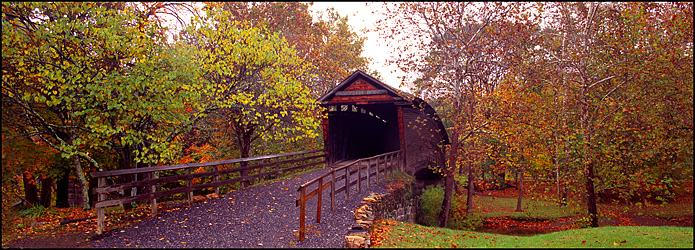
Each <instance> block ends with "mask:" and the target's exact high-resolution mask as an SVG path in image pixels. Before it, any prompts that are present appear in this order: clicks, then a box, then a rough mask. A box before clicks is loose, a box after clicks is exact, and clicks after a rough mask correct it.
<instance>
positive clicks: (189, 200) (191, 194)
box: [186, 168, 193, 204]
mask: <svg viewBox="0 0 695 250" xmlns="http://www.w3.org/2000/svg"><path fill="white" fill-rule="evenodd" d="M186 175H191V169H190V168H187V169H186ZM186 187H188V188H190V187H191V178H188V180H186ZM186 194H188V204H193V191H188V192H186Z"/></svg>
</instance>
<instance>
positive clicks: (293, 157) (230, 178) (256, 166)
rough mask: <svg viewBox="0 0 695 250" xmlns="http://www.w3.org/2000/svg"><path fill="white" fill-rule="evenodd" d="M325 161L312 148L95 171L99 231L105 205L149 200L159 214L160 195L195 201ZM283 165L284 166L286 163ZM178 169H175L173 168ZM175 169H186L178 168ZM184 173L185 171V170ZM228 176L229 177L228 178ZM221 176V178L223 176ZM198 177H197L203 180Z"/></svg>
mask: <svg viewBox="0 0 695 250" xmlns="http://www.w3.org/2000/svg"><path fill="white" fill-rule="evenodd" d="M325 163H326V155H325V154H324V153H323V150H310V151H301V152H294V153H286V154H276V155H266V156H258V157H248V158H241V159H233V160H224V161H215V162H206V163H188V164H180V165H170V166H160V167H148V168H135V169H120V170H114V171H103V172H93V173H91V176H92V177H93V178H97V181H98V187H97V188H95V190H94V192H95V193H96V194H98V198H97V202H96V204H95V205H94V207H95V208H97V209H98V210H97V234H101V233H102V232H104V208H105V207H109V206H118V205H121V204H126V203H130V202H135V201H143V200H149V201H150V203H151V205H152V214H153V215H154V214H156V213H157V198H158V197H162V196H168V195H174V194H179V193H187V196H188V202H189V203H192V201H193V191H196V190H202V189H206V188H213V187H214V188H215V193H216V194H218V195H219V187H220V186H222V185H228V184H233V183H242V185H243V183H244V182H246V181H250V180H254V179H258V178H263V177H266V176H280V174H281V173H286V172H290V171H301V170H302V169H304V168H307V167H311V166H315V165H318V164H325ZM283 165H284V166H283ZM200 167H203V168H204V169H205V168H207V169H205V171H204V172H200V173H191V171H192V170H195V169H198V168H200ZM170 170H175V171H170ZM176 170H184V171H185V172H183V171H176ZM162 171H169V172H167V173H169V174H171V173H170V172H174V173H173V175H172V176H167V177H162V178H159V173H161V172H162ZM182 172H183V173H182ZM138 174H140V175H142V176H145V178H144V180H137V181H133V182H128V183H119V184H113V185H107V184H106V181H107V178H113V177H115V176H124V175H138ZM206 177H208V178H209V177H211V178H212V181H211V182H208V183H203V182H201V183H200V184H195V183H193V180H194V179H196V178H200V179H203V178H206ZM225 177H226V178H225ZM221 178H222V179H221ZM200 179H198V180H200ZM178 181H185V182H186V185H185V186H183V187H174V188H171V189H169V190H162V191H157V185H163V184H165V183H169V184H171V183H172V182H173V184H174V186H180V185H179V184H178V183H177V182H178ZM141 187H144V188H146V189H148V191H149V192H145V193H143V194H138V195H135V196H129V197H119V196H117V195H116V196H115V197H109V196H108V194H110V193H114V192H119V193H122V192H130V191H131V190H132V189H133V188H141Z"/></svg>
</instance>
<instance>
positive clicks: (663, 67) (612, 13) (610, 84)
mask: <svg viewBox="0 0 695 250" xmlns="http://www.w3.org/2000/svg"><path fill="white" fill-rule="evenodd" d="M688 7H690V9H688ZM681 10H684V11H685V13H684V15H685V16H683V15H673V13H676V12H679V11H681ZM544 11H546V12H547V13H548V14H547V16H549V17H550V19H549V20H548V32H547V33H546V34H545V35H546V37H545V38H544V39H547V40H548V41H549V42H546V43H543V45H541V47H540V48H539V51H542V52H543V58H544V62H543V63H542V65H545V66H546V68H545V70H548V71H544V70H541V71H540V72H542V73H541V74H545V76H544V77H543V79H541V80H540V81H542V82H544V83H548V84H549V86H554V87H553V88H556V89H557V91H555V93H557V94H558V97H560V98H562V99H563V101H562V102H561V103H562V105H563V109H565V110H566V111H565V112H566V114H576V115H568V116H566V119H567V120H569V121H570V122H571V123H572V124H570V125H569V126H566V127H565V129H568V130H569V131H571V132H570V133H568V134H566V136H565V138H578V139H576V140H565V141H564V142H565V143H569V144H567V145H568V146H569V148H568V149H569V150H566V152H576V155H577V156H578V157H575V158H571V159H570V161H566V162H568V163H570V164H577V165H578V166H581V168H579V170H580V172H581V173H583V175H584V176H585V181H584V184H585V189H584V190H585V193H586V197H587V198H586V201H587V211H588V214H589V216H590V219H591V225H592V226H594V227H595V226H598V211H597V208H596V202H597V201H596V199H597V197H596V193H597V192H596V190H595V189H596V186H597V185H600V186H601V187H602V188H604V187H605V186H606V185H607V184H608V185H610V184H613V185H618V183H615V182H613V181H611V180H616V179H618V180H620V179H623V180H625V179H624V178H622V177H621V176H625V177H629V176H630V175H631V174H636V173H635V172H634V171H635V168H634V167H637V168H646V169H651V170H653V171H648V172H652V173H658V174H657V175H655V176H645V175H643V176H641V177H640V178H643V181H647V182H654V180H656V179H669V177H668V176H667V175H664V174H665V171H662V170H658V169H663V167H662V166H660V165H662V164H666V165H667V166H672V167H674V168H675V167H677V166H680V164H682V163H683V160H682V159H684V158H687V157H683V158H680V157H678V156H677V155H680V154H681V153H676V152H678V151H680V152H683V153H684V154H683V155H685V154H687V153H685V152H688V151H692V146H691V145H692V144H690V145H688V143H686V144H680V142H679V141H681V139H677V138H676V137H671V136H665V137H660V136H658V135H659V134H661V135H665V134H668V133H674V134H672V135H675V134H681V136H682V137H680V138H683V137H685V138H688V136H689V137H692V133H691V132H688V131H691V128H692V123H690V122H684V121H685V120H686V119H687V118H690V117H692V107H683V108H684V109H683V110H684V111H685V112H680V113H678V114H676V113H672V112H669V111H667V110H669V109H670V108H671V107H673V106H672V105H673V102H672V100H668V99H669V98H663V97H664V95H663V93H673V94H675V95H674V97H675V98H679V99H680V100H684V101H685V103H688V102H692V101H687V96H692V88H683V87H682V86H692V85H691V84H688V83H686V82H688V81H691V80H690V79H692V73H685V72H684V71H682V70H686V71H688V72H690V71H691V70H690V69H692V62H691V61H692V60H691V59H692V32H691V31H690V29H689V28H690V27H692V18H690V19H688V18H687V17H686V16H687V13H688V11H689V13H692V5H690V6H688V5H687V4H684V5H682V4H632V3H557V4H546V5H545V6H544ZM666 23H668V25H665V24H666ZM686 30H687V31H686ZM666 58H668V59H666ZM645 59H646V60H645ZM538 69H540V68H536V70H538ZM653 93H662V94H660V95H659V96H660V97H657V96H654V95H652V94H653ZM691 99H692V98H691ZM655 104H656V105H655ZM686 105H687V104H686ZM653 107H657V108H656V109H653ZM640 111H641V112H643V113H641V112H640ZM563 113H564V112H563ZM667 114H670V115H667ZM664 115H665V117H668V119H666V120H667V121H668V122H662V121H656V120H653V118H655V117H657V116H662V117H664ZM648 124H651V125H648ZM676 124H678V125H676ZM665 131H669V132H668V133H664V132H665ZM645 137H646V138H650V137H651V138H653V139H656V138H661V140H643V139H642V138H645ZM625 142H637V143H636V144H635V143H633V144H632V145H633V146H631V147H627V146H628V145H627V144H625ZM657 142H658V143H657ZM672 143H676V144H679V145H682V146H684V147H683V148H681V149H678V150H676V149H675V148H673V149H666V148H670V147H671V146H673V145H674V144H672ZM649 148H659V150H657V151H661V153H656V154H653V155H649V153H647V152H651V153H655V151H652V150H649ZM666 152H668V153H666ZM635 153H641V155H635ZM566 156H567V157H571V155H567V154H566ZM630 156H635V158H632V157H630ZM679 158H680V159H681V160H679ZM630 159H632V160H630ZM645 160H646V161H645ZM648 161H652V162H648ZM572 162H574V163H572ZM632 166H634V167H632ZM630 169H632V170H630ZM637 172H641V171H637ZM616 177H619V178H616ZM619 182H622V181H619ZM619 185H624V184H619Z"/></svg>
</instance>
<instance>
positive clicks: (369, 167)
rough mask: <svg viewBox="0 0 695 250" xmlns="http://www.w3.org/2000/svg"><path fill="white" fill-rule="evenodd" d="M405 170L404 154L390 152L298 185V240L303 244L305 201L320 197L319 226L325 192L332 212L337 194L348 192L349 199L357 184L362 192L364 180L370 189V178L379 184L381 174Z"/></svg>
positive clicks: (334, 170) (401, 152) (317, 214)
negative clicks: (340, 183)
mask: <svg viewBox="0 0 695 250" xmlns="http://www.w3.org/2000/svg"><path fill="white" fill-rule="evenodd" d="M352 166H357V167H356V169H351V167H352ZM395 168H397V169H398V170H403V168H404V164H403V151H402V150H398V151H393V152H389V153H384V154H380V155H376V156H372V157H368V158H362V159H358V160H354V161H352V162H349V163H348V164H346V165H344V166H341V167H337V168H333V169H331V171H329V172H327V173H325V174H323V175H321V176H319V177H317V178H315V179H313V180H310V181H308V182H307V183H305V184H303V185H301V186H299V188H298V189H297V191H298V192H299V198H298V199H297V200H296V201H295V202H296V206H298V207H299V240H300V241H304V239H305V233H306V226H305V221H306V202H307V201H308V200H309V199H311V198H313V197H314V196H318V197H317V199H318V200H317V202H316V204H317V205H316V223H321V201H322V200H323V197H322V196H323V190H325V189H327V188H330V189H331V191H330V196H331V211H333V210H335V195H336V194H339V193H341V192H345V200H349V199H350V188H351V187H352V186H354V185H357V192H359V193H361V192H362V180H365V179H366V181H367V188H369V181H370V178H376V183H379V173H385V172H386V171H389V170H394V169H395ZM363 170H364V171H363ZM355 173H357V178H356V179H355V180H351V176H354V175H355ZM328 176H330V179H328V180H327V181H324V178H326V177H328ZM341 180H345V182H344V183H345V184H344V185H342V186H341V187H339V188H336V183H337V182H338V181H341ZM315 183H318V185H317V186H316V189H314V190H311V191H309V192H308V193H307V188H308V187H309V186H311V185H312V184H315Z"/></svg>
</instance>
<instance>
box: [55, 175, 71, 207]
mask: <svg viewBox="0 0 695 250" xmlns="http://www.w3.org/2000/svg"><path fill="white" fill-rule="evenodd" d="M69 185H70V169H67V170H65V171H64V172H63V173H62V175H61V176H60V177H58V180H57V181H56V207H69V206H70V203H68V186H69Z"/></svg>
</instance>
